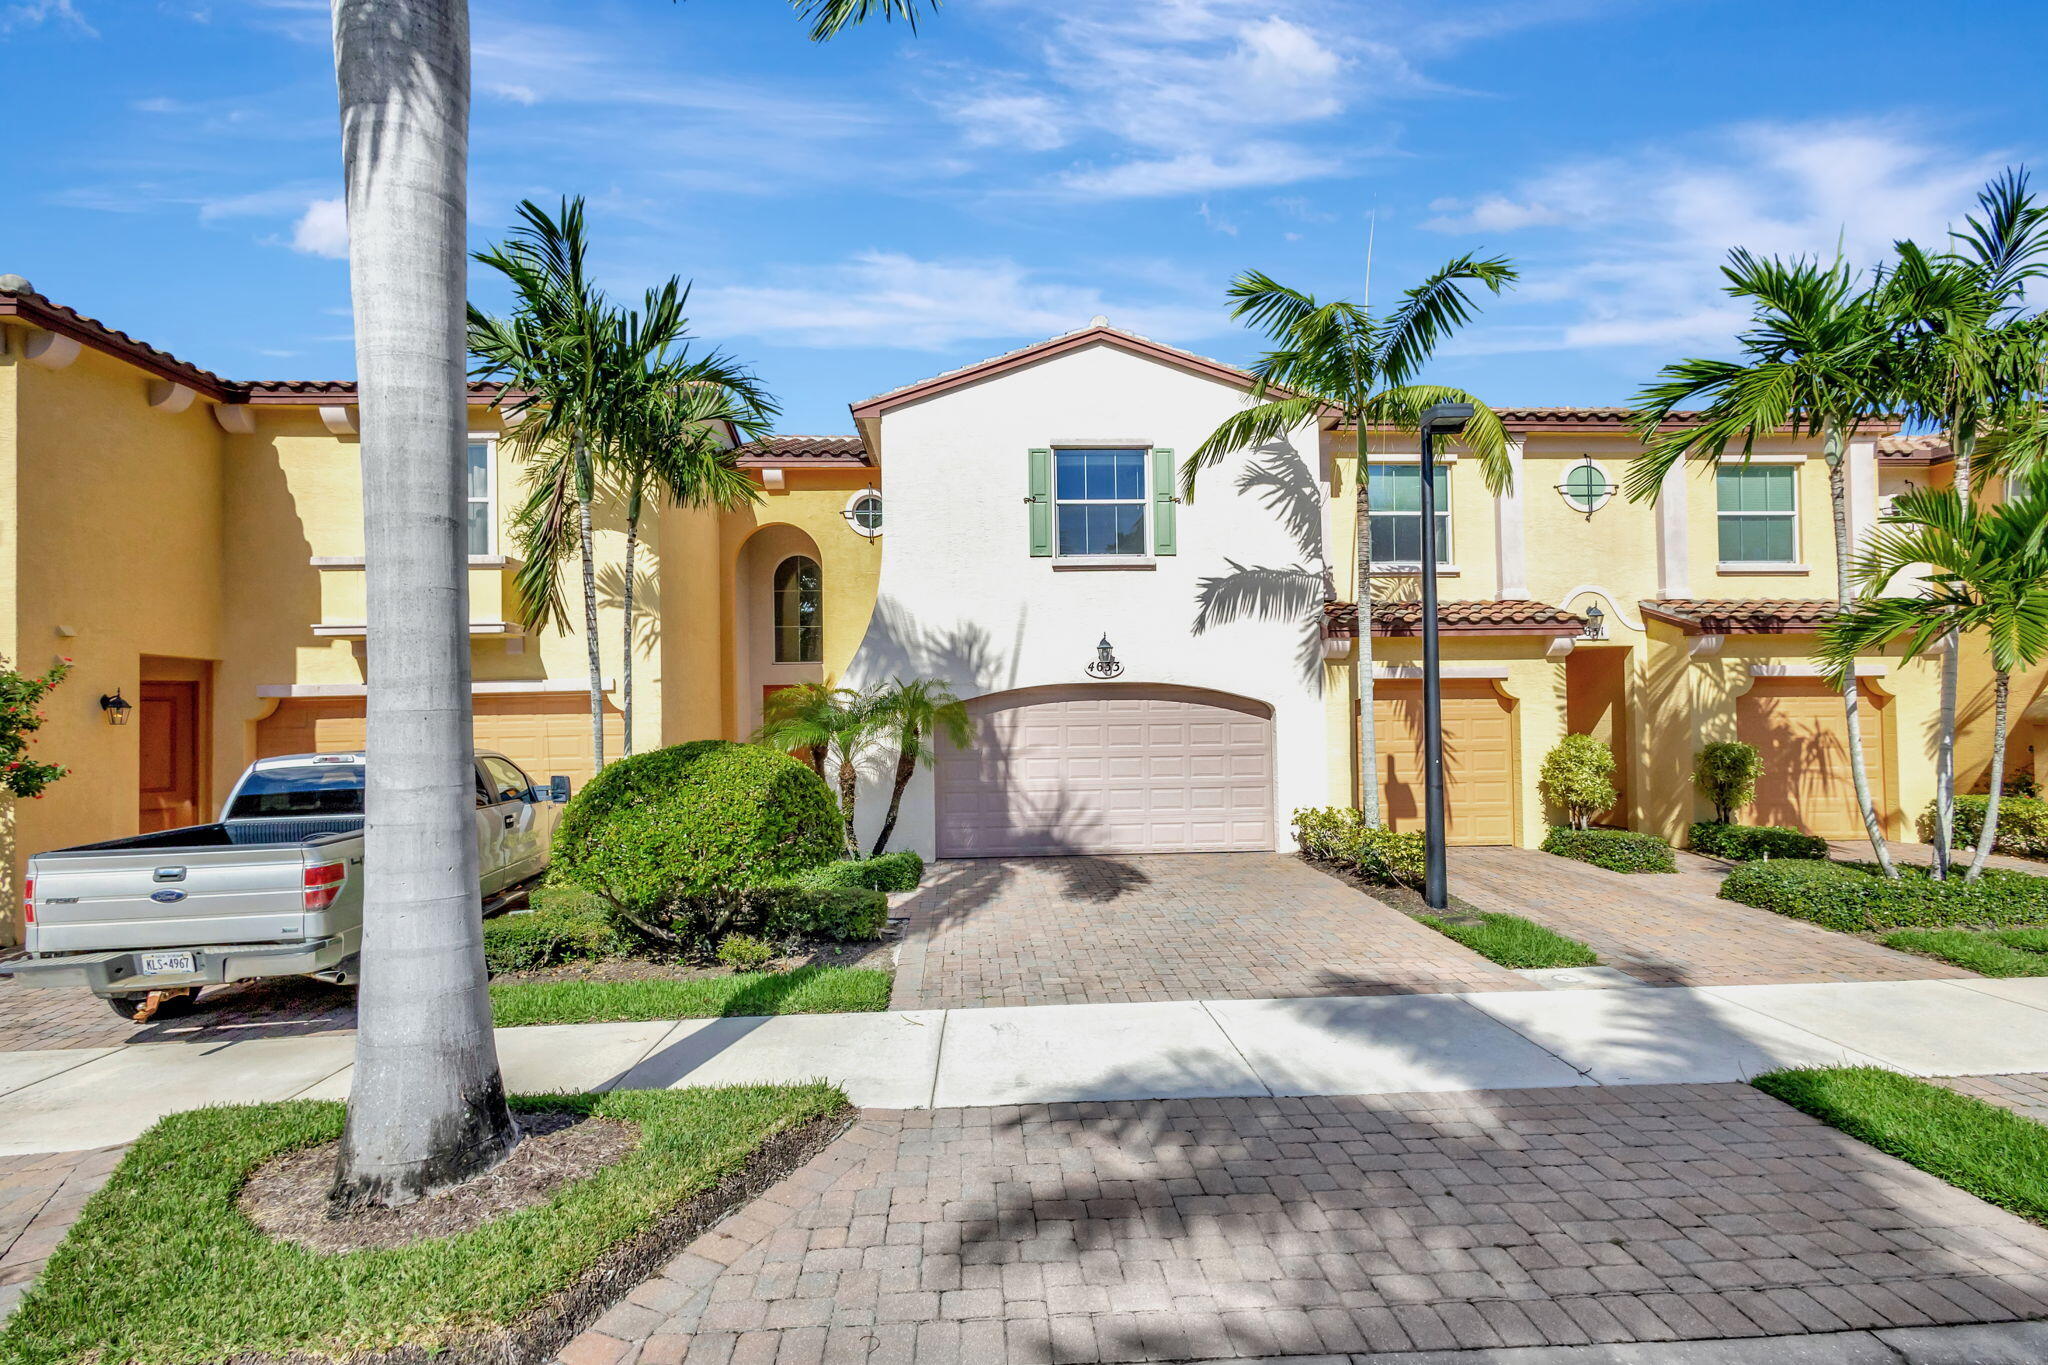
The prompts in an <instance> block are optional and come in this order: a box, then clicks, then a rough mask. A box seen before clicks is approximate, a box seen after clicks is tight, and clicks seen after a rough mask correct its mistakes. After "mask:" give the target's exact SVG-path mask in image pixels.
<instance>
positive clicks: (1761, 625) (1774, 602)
mask: <svg viewBox="0 0 2048 1365" xmlns="http://www.w3.org/2000/svg"><path fill="white" fill-rule="evenodd" d="M1639 605H1641V607H1642V609H1643V615H1645V616H1649V617H1654V618H1655V619H1657V620H1659V621H1666V622H1669V623H1670V624H1672V625H1674V626H1677V627H1679V628H1680V629H1681V630H1683V631H1684V632H1685V633H1686V634H1688V635H1811V634H1812V633H1813V632H1814V631H1816V630H1818V629H1820V627H1821V626H1822V625H1824V624H1826V623H1827V622H1828V621H1829V620H1831V619H1833V617H1834V615H1835V613H1836V612H1837V611H1838V610H1839V608H1838V607H1837V606H1836V605H1835V603H1834V602H1833V601H1831V600H1827V599H1822V598H1773V597H1721V598H1697V597H1660V598H1655V599H1653V600H1650V601H1646V602H1643V603H1640V604H1639Z"/></svg>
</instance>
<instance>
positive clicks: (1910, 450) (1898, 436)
mask: <svg viewBox="0 0 2048 1365" xmlns="http://www.w3.org/2000/svg"><path fill="white" fill-rule="evenodd" d="M1955 457H1956V453H1955V452H1954V451H1953V450H1950V449H1949V448H1948V437H1946V436H1944V435H1943V434H1941V433H1940V432H1938V431H1937V432H1929V433H1928V434H1926V435H1924V436H1908V435H1906V434H1905V433H1904V432H1902V431H1895V432H1893V433H1892V434H1891V435H1889V436H1880V437H1878V438H1877V458H1878V459H1880V460H1882V461H1884V462H1885V463H1886V464H1889V465H1930V464H1941V463H1942V462H1943V461H1946V460H1953V459H1954V458H1955Z"/></svg>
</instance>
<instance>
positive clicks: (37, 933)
mask: <svg viewBox="0 0 2048 1365" xmlns="http://www.w3.org/2000/svg"><path fill="white" fill-rule="evenodd" d="M337 842H339V841H337ZM343 847H352V848H354V849H355V850H356V854H357V856H360V846H359V845H357V844H355V843H354V842H353V841H350V842H349V843H347V844H345V845H343ZM343 856H344V854H343V852H342V850H341V849H340V848H337V847H336V845H334V844H330V845H327V846H326V847H318V848H304V847H301V846H298V845H285V846H279V845H274V844H273V845H256V846H253V847H240V848H209V849H152V850H148V851H144V852H137V853H113V852H94V853H90V854H55V855H50V854H45V855H42V856H40V857H37V858H36V859H34V860H33V862H32V864H31V873H32V875H33V877H34V879H35V926H34V929H33V930H32V937H31V939H30V947H31V948H32V950H33V951H34V952H36V953H38V954H41V953H72V952H92V951H96V950H100V949H107V948H177V947H185V946H188V945H190V944H194V943H262V942H277V941H280V940H290V939H294V938H298V937H301V936H302V935H303V934H304V932H305V919H306V915H305V904H304V891H305V880H304V879H305V869H306V867H307V866H308V864H309V863H325V862H334V861H340V860H341V858H342V857H343ZM180 869H182V875H180V874H179V870H180Z"/></svg>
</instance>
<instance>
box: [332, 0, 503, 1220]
mask: <svg viewBox="0 0 2048 1365" xmlns="http://www.w3.org/2000/svg"><path fill="white" fill-rule="evenodd" d="M334 65H335V77H336V81H337V84H338V86H339V89H340V99H341V132H342V164H343V168H344V174H345V176H346V179H347V185H348V221H349V287H350V294H351V297H352V299H353V301H354V305H355V325H356V371H357V375H358V381H357V383H358V390H357V391H358V394H359V396H360V402H361V413H362V418H361V423H362V466H363V550H364V576H365V579H366V583H367V593H368V602H367V609H368V610H367V617H368V622H369V625H368V641H369V680H370V687H369V696H368V699H367V702H366V712H367V727H368V730H367V734H368V748H369V753H370V765H369V769H368V776H367V779H366V782H365V787H366V791H365V793H364V801H365V809H366V812H367V815H366V819H365V820H364V825H363V847H364V866H363V875H364V891H363V952H362V963H363V971H362V986H361V989H360V991H359V994H358V997H357V1001H358V1013H357V1023H356V1064H355V1070H354V1073H353V1075H352V1078H351V1080H350V1091H349V1111H348V1128H347V1130H346V1132H345V1133H344V1134H343V1137H342V1142H341V1151H340V1156H339V1158H338V1159H337V1162H336V1166H335V1177H334V1197H335V1198H336V1199H337V1200H340V1201H343V1202H347V1203H368V1204H385V1205H396V1204H405V1203H410V1202H412V1201H413V1200H415V1199H418V1198H419V1197H420V1196H422V1195H424V1194H427V1193H430V1192H431V1191H433V1190H436V1189H439V1188H442V1187H444V1186H448V1185H455V1184H459V1183H461V1182H462V1181H464V1180H467V1179H469V1178H470V1177H471V1176H474V1175H477V1174H480V1173H481V1172H484V1171H487V1170H489V1169H491V1168H492V1167H494V1166H496V1165H497V1164H498V1163H499V1162H500V1161H502V1160H504V1158H505V1156H506V1154H507V1153H509V1152H510V1151H511V1150H512V1148H513V1146H514V1145H515V1144H516V1143H517V1142H518V1140H519V1131H518V1129H517V1128H516V1127H515V1126H514V1125H513V1122H512V1116H511V1114H510V1113H509V1112H507V1110H506V1107H505V1088H504V1082H503V1078H502V1076H501V1074H500V1072H499V1070H498V1054H497V1047H496V1044H495V1042H494V1040H493V1038H492V1035H491V1007H490V998H489V996H488V995H487V994H486V991H485V987H484V961H483V926H482V921H481V920H480V919H479V917H478V915H477V851H476V830H475V826H474V823H473V821H474V819H475V816H474V813H473V812H474V801H475V791H476V770H475V767H474V761H473V758H472V756H471V749H472V745H473V743H474V739H473V731H472V722H471V717H470V685H469V679H470V674H469V602H468V597H469V594H468V578H467V545H466V540H465V535H464V531H463V526H464V518H463V515H462V507H463V499H464V496H465V491H464V488H463V481H464V478H465V461H464V458H463V444H464V437H465V435H466V433H467V430H468V421H467V413H466V411H465V406H466V405H465V401H464V400H465V390H464V385H463V334H462V318H463V285H464V278H463V251H464V241H463V234H464V232H465V230H466V212H465V207H464V205H465V186H464V181H465V176H466V169H465V168H466V163H467V159H468V139H469V15H468V8H467V5H466V4H465V3H464V0H335V4H334Z"/></svg>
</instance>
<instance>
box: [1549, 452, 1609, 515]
mask: <svg viewBox="0 0 2048 1365" xmlns="http://www.w3.org/2000/svg"><path fill="white" fill-rule="evenodd" d="M1557 491H1558V492H1560V493H1562V494H1563V495H1564V500H1565V501H1566V502H1567V503H1569V504H1571V508H1572V510H1573V511H1574V512H1584V513H1585V514H1586V515H1588V516H1591V515H1592V514H1593V513H1594V512H1595V511H1597V510H1598V509H1599V508H1601V507H1603V506H1605V505H1606V503H1607V500H1608V499H1609V498H1611V497H1613V496H1614V481H1613V480H1612V479H1609V478H1608V477H1607V471H1606V470H1604V469H1602V468H1601V467H1600V466H1599V465H1597V464H1594V463H1593V462H1592V461H1591V460H1586V461H1585V462H1583V463H1581V464H1575V465H1573V466H1572V467H1571V469H1570V470H1568V471H1567V472H1566V473H1565V476H1564V482H1563V483H1561V484H1559V485H1558V486H1557Z"/></svg>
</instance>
